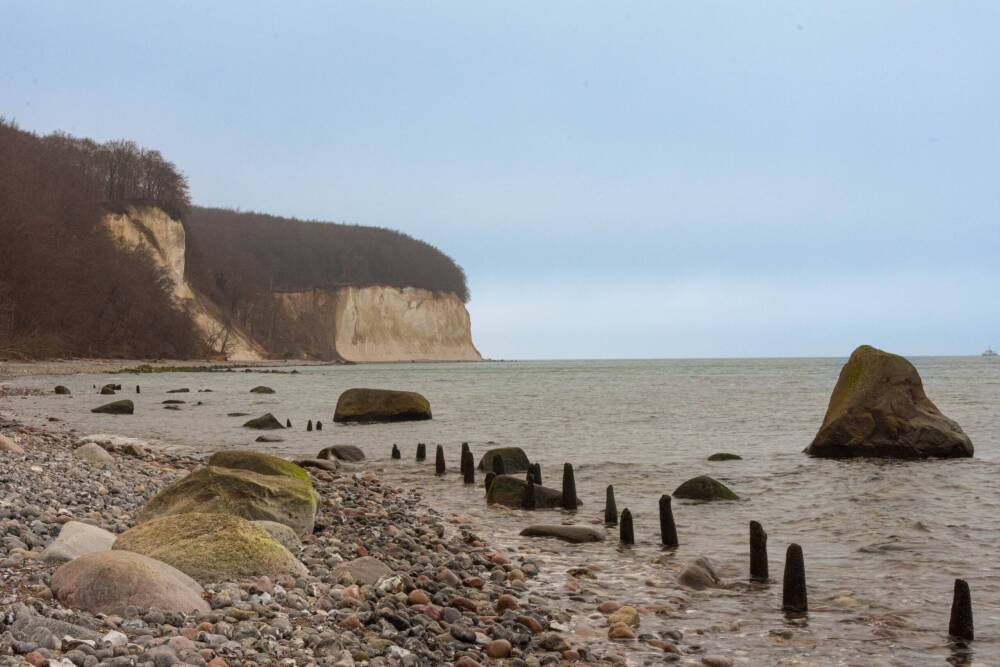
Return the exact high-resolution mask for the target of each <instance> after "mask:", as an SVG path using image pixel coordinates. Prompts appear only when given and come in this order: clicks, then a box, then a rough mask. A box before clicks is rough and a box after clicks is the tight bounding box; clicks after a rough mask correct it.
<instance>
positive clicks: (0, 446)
mask: <svg viewBox="0 0 1000 667" xmlns="http://www.w3.org/2000/svg"><path fill="white" fill-rule="evenodd" d="M0 452H7V453H8V454H24V447H22V446H21V445H19V444H17V443H16V442H14V441H13V440H11V439H10V438H8V437H7V436H5V435H0Z"/></svg>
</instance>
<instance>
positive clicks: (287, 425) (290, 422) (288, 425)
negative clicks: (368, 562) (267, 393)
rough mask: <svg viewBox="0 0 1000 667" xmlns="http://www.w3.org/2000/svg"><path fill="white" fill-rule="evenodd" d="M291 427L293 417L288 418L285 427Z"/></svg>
mask: <svg viewBox="0 0 1000 667" xmlns="http://www.w3.org/2000/svg"><path fill="white" fill-rule="evenodd" d="M291 427H292V420H291V419H286V420H285V428H291Z"/></svg>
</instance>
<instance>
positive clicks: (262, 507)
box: [137, 466, 317, 535]
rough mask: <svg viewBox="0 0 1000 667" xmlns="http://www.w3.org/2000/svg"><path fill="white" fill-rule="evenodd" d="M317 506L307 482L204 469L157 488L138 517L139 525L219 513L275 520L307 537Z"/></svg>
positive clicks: (237, 471) (248, 472)
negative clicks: (179, 516) (177, 516)
mask: <svg viewBox="0 0 1000 667" xmlns="http://www.w3.org/2000/svg"><path fill="white" fill-rule="evenodd" d="M316 506H317V495H316V491H315V490H314V489H313V487H312V483H311V482H309V481H302V480H300V479H297V478H295V477H289V476H285V475H262V474H260V473H256V472H253V471H250V470H240V469H236V468H219V467H216V466H208V467H206V468H199V469H198V470H195V471H193V472H192V473H190V474H189V475H187V476H186V477H184V478H182V479H179V480H177V481H176V482H174V483H173V484H170V485H168V486H166V487H164V488H163V489H161V490H160V492H159V493H157V494H156V495H155V496H153V497H152V498H150V499H149V502H148V503H146V506H145V507H143V508H142V509H141V510H139V513H138V515H137V518H138V520H139V522H140V523H142V522H146V521H151V520H153V519H156V518H159V517H163V516H169V515H173V514H183V513H185V512H208V513H223V514H232V515H234V516H238V517H242V518H244V519H247V520H249V521H256V520H266V521H277V522H278V523H283V524H285V525H286V526H288V527H289V528H291V529H292V530H294V531H295V532H296V533H297V534H298V535H306V534H308V533H311V532H312V530H313V526H314V525H315V521H316Z"/></svg>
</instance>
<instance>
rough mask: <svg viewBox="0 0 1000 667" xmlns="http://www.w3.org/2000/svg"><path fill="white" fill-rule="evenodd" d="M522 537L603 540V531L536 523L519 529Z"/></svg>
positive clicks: (588, 527)
mask: <svg viewBox="0 0 1000 667" xmlns="http://www.w3.org/2000/svg"><path fill="white" fill-rule="evenodd" d="M521 535H523V536H524V537H555V538H558V539H560V540H563V541H565V542H572V543H574V544H580V543H583V542H603V541H604V533H602V532H601V531H599V530H597V529H595V528H591V527H590V526H563V525H537V526H528V527H527V528H525V529H524V530H522V531H521Z"/></svg>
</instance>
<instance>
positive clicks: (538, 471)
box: [531, 463, 542, 486]
mask: <svg viewBox="0 0 1000 667" xmlns="http://www.w3.org/2000/svg"><path fill="white" fill-rule="evenodd" d="M531 474H532V476H533V477H534V478H535V484H537V485H538V486H541V485H542V464H541V463H532V464H531Z"/></svg>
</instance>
